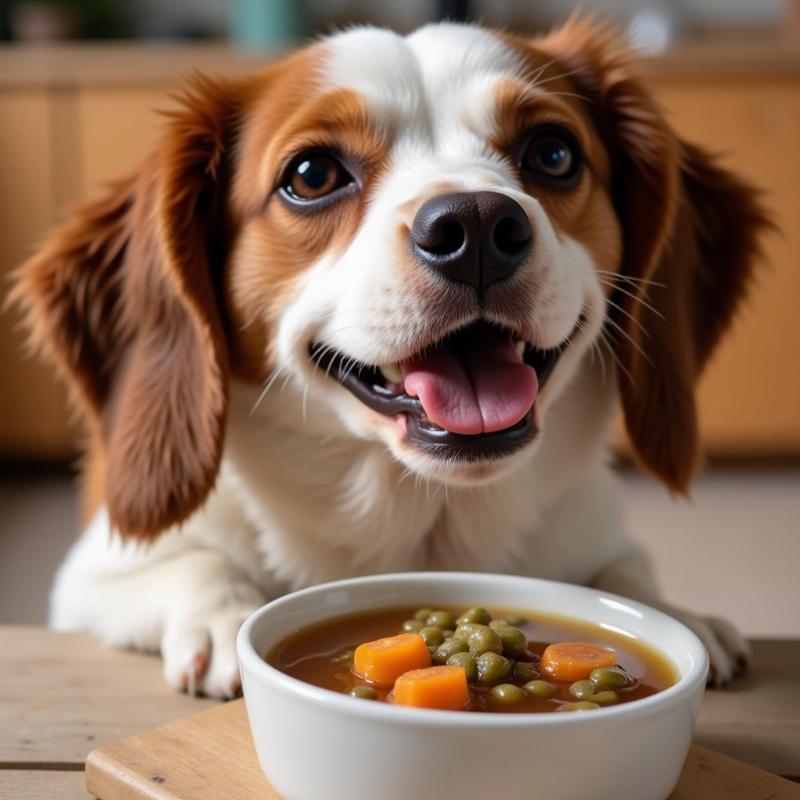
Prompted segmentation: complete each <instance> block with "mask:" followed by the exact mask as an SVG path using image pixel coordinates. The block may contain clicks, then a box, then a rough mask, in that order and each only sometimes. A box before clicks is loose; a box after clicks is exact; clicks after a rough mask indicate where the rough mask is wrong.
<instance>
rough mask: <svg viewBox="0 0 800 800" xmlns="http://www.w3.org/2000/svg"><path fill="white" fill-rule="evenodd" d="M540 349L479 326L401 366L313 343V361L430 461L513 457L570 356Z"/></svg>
mask: <svg viewBox="0 0 800 800" xmlns="http://www.w3.org/2000/svg"><path fill="white" fill-rule="evenodd" d="M565 345H566V342H564V343H562V344H561V345H560V346H559V347H557V348H553V349H549V350H540V349H539V348H536V347H534V346H533V345H531V344H529V343H527V342H522V341H518V340H516V339H515V336H514V334H513V333H512V332H511V331H510V330H508V329H505V328H502V327H500V326H498V325H494V324H492V323H488V322H484V321H479V322H475V323H472V324H471V325H468V326H467V327H464V328H461V329H459V330H457V331H455V332H454V333H451V334H448V335H447V336H445V337H444V338H443V339H441V340H440V341H438V342H436V343H435V344H433V345H431V346H430V347H427V348H425V349H424V350H422V351H420V352H419V353H416V354H414V355H413V356H411V357H410V358H407V359H405V360H404V361H402V362H400V363H399V364H390V365H381V366H373V365H369V364H363V363H359V362H353V359H352V358H350V357H349V356H346V355H344V354H342V353H339V352H336V351H334V350H331V349H330V348H328V347H326V346H325V345H322V344H319V343H313V344H312V345H311V348H310V355H311V359H312V360H313V361H314V363H315V364H316V365H317V366H318V367H320V368H321V369H323V370H325V371H326V372H327V373H328V374H329V375H330V376H331V377H332V378H335V379H336V380H337V381H338V382H339V383H340V384H342V386H344V387H345V388H346V389H348V390H349V391H350V392H351V393H352V394H354V395H355V396H356V397H357V398H358V399H359V400H360V401H361V402H362V403H364V405H366V406H368V407H369V408H371V409H372V410H373V411H377V412H378V413H380V414H383V415H384V416H386V417H389V418H393V419H395V420H396V421H397V423H398V424H399V425H400V426H401V427H402V428H403V430H404V431H405V438H406V440H407V441H409V442H411V443H413V444H414V445H416V446H418V447H419V448H420V449H422V450H424V451H425V452H426V453H428V454H429V455H433V456H438V457H445V458H460V459H464V460H479V459H482V458H488V457H495V458H496V457H500V456H504V455H509V454H511V453H513V452H514V451H516V450H518V449H520V448H521V447H523V446H524V445H525V444H527V443H528V442H530V441H531V440H532V439H533V438H534V436H535V435H536V424H535V421H534V405H535V402H536V398H537V396H538V394H539V393H540V392H541V390H542V388H543V387H544V385H545V384H546V382H547V379H548V378H549V377H550V375H551V374H552V372H553V370H554V368H555V366H556V364H557V363H558V360H559V358H560V356H561V354H562V353H563V351H564V349H565Z"/></svg>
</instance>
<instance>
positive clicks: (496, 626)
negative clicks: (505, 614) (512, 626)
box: [489, 619, 508, 631]
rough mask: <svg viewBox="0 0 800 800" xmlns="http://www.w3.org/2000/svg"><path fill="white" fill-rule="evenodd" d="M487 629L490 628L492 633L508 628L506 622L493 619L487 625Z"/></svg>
mask: <svg viewBox="0 0 800 800" xmlns="http://www.w3.org/2000/svg"><path fill="white" fill-rule="evenodd" d="M489 627H490V628H491V629H492V630H493V631H500V630H502V629H503V628H507V627H508V623H507V622H506V621H505V620H504V619H493V620H492V621H491V622H490V623H489Z"/></svg>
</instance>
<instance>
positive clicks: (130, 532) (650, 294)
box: [17, 19, 764, 696]
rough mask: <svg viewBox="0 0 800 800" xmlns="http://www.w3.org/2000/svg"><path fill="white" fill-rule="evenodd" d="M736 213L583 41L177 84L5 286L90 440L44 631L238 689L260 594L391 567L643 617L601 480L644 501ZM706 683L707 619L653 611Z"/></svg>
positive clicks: (610, 494) (324, 61) (738, 643)
mask: <svg viewBox="0 0 800 800" xmlns="http://www.w3.org/2000/svg"><path fill="white" fill-rule="evenodd" d="M763 224H764V217H763V214H762V212H761V211H760V209H759V207H758V204H757V202H756V200H755V198H754V193H753V191H752V190H751V189H750V188H749V187H748V186H746V185H745V184H744V183H742V182H741V181H739V180H738V179H736V178H735V177H734V176H732V175H730V174H729V173H728V172H726V171H724V170H722V169H720V168H719V167H718V166H716V165H715V163H714V162H713V160H711V159H710V158H709V157H708V156H707V154H706V153H704V152H703V151H702V150H700V149H699V148H697V147H694V146H692V145H689V144H686V143H685V142H683V141H682V140H681V139H679V138H678V137H677V136H676V135H675V133H674V132H673V131H672V129H671V128H670V127H669V125H668V124H667V122H666V120H665V118H664V115H663V114H662V112H661V111H660V110H659V108H658V106H657V104H656V103H655V102H654V101H653V99H652V98H651V95H650V93H649V92H648V90H647V89H646V88H645V86H644V85H643V84H642V83H641V82H640V80H639V78H638V77H637V75H636V73H635V70H634V69H633V67H632V66H631V64H630V63H629V57H628V54H627V53H626V52H625V50H624V48H622V47H621V46H620V45H619V43H618V42H617V41H616V40H615V38H614V37H613V36H612V35H611V34H609V33H608V32H607V31H606V30H605V29H603V28H602V27H598V26H596V25H595V24H593V23H591V22H587V21H584V20H580V19H574V20H572V21H571V22H570V23H568V24H567V25H566V26H565V27H563V28H561V29H560V30H558V31H556V32H554V33H552V34H550V35H547V36H545V37H543V38H540V39H536V40H525V39H521V38H514V37H512V36H509V35H506V34H500V33H496V32H492V31H489V30H485V29H481V28H479V27H473V26H464V25H455V24H440V25H432V26H428V27H425V28H422V29H421V30H419V31H417V32H416V33H413V34H412V35H410V36H407V37H402V36H398V35H396V34H394V33H392V32H389V31H386V30H378V29H373V28H359V29H355V30H350V31H347V32H344V33H339V34H337V35H335V36H332V37H330V38H328V39H325V40H323V41H320V42H318V43H315V44H313V45H311V46H310V47H308V48H306V49H304V50H302V51H300V52H298V53H297V54H295V55H293V56H291V57H290V58H288V59H286V60H285V61H283V62H281V63H279V64H277V65H274V66H270V67H268V68H266V69H264V70H263V71H261V72H259V73H257V74H255V75H252V76H250V77H248V78H245V79H232V80H209V79H205V78H198V79H196V80H195V81H194V82H193V84H192V86H191V88H190V89H189V90H188V91H187V93H186V94H185V95H184V97H183V100H182V105H181V109H180V110H179V111H177V112H175V113H174V114H173V115H172V117H171V120H170V121H169V123H168V128H167V130H166V133H165V135H164V137H163V140H162V141H161V143H160V146H159V147H158V148H157V149H156V150H155V152H153V153H152V154H151V156H150V157H149V158H148V159H147V160H146V161H145V162H144V163H143V164H142V165H141V166H140V168H139V169H138V170H137V171H136V172H135V173H134V174H133V175H132V176H131V177H129V178H127V179H125V180H123V181H121V182H119V183H118V184H116V185H115V186H114V187H113V188H112V189H111V191H110V192H109V193H108V194H107V195H106V196H105V198H104V199H102V200H100V201H99V202H96V203H94V204H92V205H89V206H87V207H85V208H83V209H81V210H80V211H79V212H78V213H77V215H76V216H75V218H74V219H73V220H72V221H70V222H69V223H68V224H66V225H65V226H64V227H62V228H61V229H60V230H58V231H56V232H55V233H54V234H53V235H52V237H51V238H50V239H49V240H48V241H47V242H46V244H45V246H44V247H43V249H42V250H41V251H40V252H39V253H38V254H37V255H35V256H34V257H33V258H32V259H31V260H30V261H29V262H28V263H27V264H26V265H25V266H24V267H23V268H22V271H21V276H20V283H19V285H18V287H17V296H18V297H20V298H22V299H23V301H24V302H25V303H26V304H27V306H28V310H29V319H30V322H31V325H32V329H33V335H34V339H35V341H36V342H38V343H40V344H41V345H43V346H44V348H45V349H46V351H47V352H48V353H49V354H50V356H51V357H52V358H54V359H55V361H56V363H57V364H58V365H59V366H60V367H61V368H62V370H63V372H64V374H65V375H66V378H67V380H68V382H69V384H70V385H71V387H72V388H73V389H74V393H75V396H76V398H77V400H78V401H79V403H80V405H81V407H82V409H83V410H84V411H85V412H86V416H87V419H88V421H89V423H90V428H91V434H92V435H91V437H90V445H89V448H88V450H89V459H88V465H87V482H88V486H87V492H88V494H89V497H90V499H89V503H90V506H91V511H92V515H91V521H90V522H89V524H88V527H87V530H86V531H85V533H84V535H83V536H82V537H81V538H80V539H79V541H77V542H76V544H75V545H74V547H73V549H72V550H71V552H70V554H69V555H68V557H67V559H66V561H65V563H64V564H63V566H62V567H61V569H60V572H59V573H58V576H57V579H56V583H55V588H54V591H53V596H52V624H53V625H54V626H55V627H56V628H59V629H75V628H81V629H87V630H90V631H93V632H94V633H96V634H97V635H99V636H100V637H102V638H103V639H104V640H105V641H107V642H110V643H112V644H114V645H120V646H125V647H135V648H142V649H147V650H160V652H161V654H162V655H163V658H164V673H165V676H166V679H167V681H168V682H169V683H170V684H172V685H173V686H175V687H176V688H178V689H186V688H189V689H191V690H197V691H202V692H205V693H207V694H209V695H214V696H230V695H233V694H235V693H236V692H237V691H238V687H239V677H238V671H237V665H236V660H235V655H234V635H235V632H236V630H237V627H238V626H239V624H240V622H241V620H242V619H243V617H244V616H245V615H247V614H248V613H249V612H250V611H252V610H253V609H254V608H256V607H257V606H259V605H261V604H262V603H264V601H265V600H267V599H269V598H272V597H275V596H276V595H279V594H281V593H283V592H286V591H288V590H290V589H295V588H298V587H302V586H307V585H309V584H313V583H317V582H320V581H326V580H331V579H335V578H342V577H345V576H352V575H360V574H366V573H375V572H383V571H394V570H405V569H431V568H439V569H462V570H482V571H495V572H511V573H518V574H525V575H536V576H543V577H547V578H556V579H561V580H567V581H574V582H580V583H586V584H591V585H593V586H597V587H601V588H603V589H607V590H609V591H613V592H618V593H621V594H624V595H628V596H630V597H634V598H637V599H641V600H644V601H645V602H648V603H650V604H653V605H656V606H661V607H665V606H664V604H663V603H662V602H661V601H660V600H659V598H658V596H657V594H656V592H655V589H654V587H653V580H652V577H651V573H650V571H649V569H648V566H647V564H646V562H645V560H644V559H643V558H642V557H641V555H640V553H639V552H638V551H637V550H636V549H635V548H634V546H633V545H632V543H631V542H630V541H629V540H628V538H627V537H626V535H625V532H624V529H623V524H622V521H621V509H620V502H619V499H618V490H617V488H616V486H615V480H614V477H613V476H612V473H611V471H610V469H609V467H608V466H607V439H608V436H609V433H608V431H609V423H610V421H611V419H612V417H613V415H614V413H615V409H616V408H617V407H618V404H619V402H621V405H622V409H623V412H624V418H625V423H626V425H627V429H628V433H629V434H630V439H631V441H632V443H633V447H634V449H635V452H636V455H637V457H638V459H639V461H640V462H641V464H642V465H643V466H644V467H645V468H646V469H647V470H649V471H650V472H651V473H653V474H654V475H655V476H657V477H658V478H659V479H661V480H662V481H663V482H664V483H665V484H666V485H667V486H668V487H669V488H670V489H671V490H673V491H675V492H682V491H683V490H685V489H686V487H687V485H688V483H689V481H690V478H691V476H692V474H693V472H694V470H695V468H696V465H697V463H698V435H697V421H696V413H695V401H694V385H695V382H696V380H697V377H698V374H699V373H700V371H701V369H702V367H703V365H704V364H705V363H706V361H707V360H708V357H709V355H710V354H711V352H712V350H713V348H714V346H715V345H716V343H717V341H718V339H719V338H720V336H721V334H722V333H723V331H724V330H725V328H726V326H727V325H728V323H729V321H730V319H731V317H732V315H733V313H734V311H735V309H736V307H737V304H738V302H739V300H740V298H741V297H742V294H743V291H744V289H745V287H746V284H747V282H748V278H749V275H750V271H751V262H752V260H753V256H754V254H755V251H756V249H757V241H756V240H757V236H758V234H759V233H760V229H761V228H762V227H763ZM667 610H668V611H670V612H671V613H673V614H675V615H676V616H678V617H680V618H681V619H683V620H684V621H685V622H687V623H688V624H689V625H690V626H691V627H692V628H693V629H694V630H695V631H696V632H697V633H698V634H699V635H700V636H701V638H702V640H703V641H704V642H705V644H706V646H707V648H708V650H709V652H710V655H711V662H712V665H713V676H714V680H715V681H716V682H718V683H724V682H725V681H727V680H728V679H730V677H731V676H732V675H733V674H734V672H735V670H736V665H737V663H741V662H742V661H743V660H744V659H746V655H747V650H746V645H745V643H744V642H743V641H742V639H741V637H740V636H739V635H738V634H737V633H736V631H735V630H734V629H733V627H732V626H730V625H729V624H727V623H725V622H723V621H721V620H717V619H707V618H700V617H696V616H693V615H691V614H689V613H686V612H683V611H680V610H677V609H674V608H667Z"/></svg>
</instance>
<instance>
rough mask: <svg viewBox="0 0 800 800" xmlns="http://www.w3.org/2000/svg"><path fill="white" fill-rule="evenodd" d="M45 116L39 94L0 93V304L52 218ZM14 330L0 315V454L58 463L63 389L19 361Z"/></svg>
mask: <svg viewBox="0 0 800 800" xmlns="http://www.w3.org/2000/svg"><path fill="white" fill-rule="evenodd" d="M53 114H54V106H53V105H52V103H51V97H50V95H49V93H48V92H47V91H46V90H45V89H34V88H26V89H16V90H15V89H8V88H7V89H3V91H2V92H0V241H1V242H2V247H0V281H2V284H0V285H1V286H2V289H0V300H1V299H2V298H4V297H5V294H6V291H7V290H8V285H9V279H10V274H11V272H12V270H14V269H16V268H17V267H18V266H19V265H20V264H21V263H22V262H23V261H24V260H25V259H26V258H27V257H28V256H29V255H30V254H31V253H32V252H33V250H34V248H35V246H36V243H37V242H38V241H39V240H40V239H41V238H42V236H43V235H44V234H45V232H46V231H47V230H48V229H49V228H50V226H51V225H52V224H53V223H54V221H55V218H56V215H55V207H56V197H55V192H54V185H55V177H54V176H55V174H56V166H55V161H56V151H55V148H54V147H53V138H52V131H53V127H52V121H53ZM21 323H22V318H21V315H20V313H19V311H18V310H17V309H16V308H12V309H9V310H7V311H5V312H3V313H0V364H2V367H3V379H2V389H0V453H2V454H3V455H6V456H8V455H17V456H24V457H38V456H45V457H57V458H61V457H64V456H67V455H70V454H71V453H72V447H71V444H70V441H71V437H70V435H69V433H68V426H67V410H66V402H65V393H64V389H63V387H62V386H61V384H60V383H57V382H56V381H55V380H54V376H53V370H52V368H51V367H49V366H47V365H45V364H43V363H42V362H41V361H40V360H38V359H36V358H33V357H31V354H30V353H27V354H26V352H25V336H24V334H23V331H22V325H21Z"/></svg>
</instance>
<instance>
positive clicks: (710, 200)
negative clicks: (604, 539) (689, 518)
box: [542, 17, 768, 492]
mask: <svg viewBox="0 0 800 800" xmlns="http://www.w3.org/2000/svg"><path fill="white" fill-rule="evenodd" d="M542 46H543V49H545V50H546V51H547V52H549V53H550V54H552V55H553V56H554V57H555V58H556V59H557V60H558V62H559V66H560V67H562V68H563V69H564V70H566V71H570V72H573V74H572V75H571V76H570V77H571V79H572V80H574V81H576V82H577V83H578V84H579V86H580V88H581V91H582V93H583V94H584V95H585V96H587V97H588V98H589V102H590V103H591V104H592V108H591V109H590V111H591V113H592V116H593V118H594V120H595V122H596V124H597V126H598V128H599V131H600V134H601V135H602V136H603V137H604V138H605V140H606V142H607V144H608V147H609V150H610V154H611V162H612V175H613V178H612V181H613V186H612V190H613V200H614V204H615V207H616V210H617V214H618V215H619V218H620V221H621V223H622V227H623V248H624V249H623V261H622V265H621V269H620V275H619V277H618V279H617V289H616V292H615V294H614V296H613V297H612V298H611V300H612V302H613V303H614V306H611V309H612V311H611V313H610V317H611V320H612V324H611V327H610V328H609V329H608V335H609V337H610V338H611V339H612V340H614V341H615V350H616V353H617V358H618V360H619V369H618V380H619V388H620V395H621V400H622V407H623V411H624V416H625V425H626V428H627V431H628V434H629V436H630V440H631V443H632V445H633V448H634V450H635V453H636V455H637V457H638V460H639V461H640V462H641V463H642V465H643V466H644V467H645V468H646V469H648V470H649V471H651V472H652V473H654V474H655V475H656V476H657V477H658V478H660V479H661V480H662V481H663V482H664V483H665V484H666V485H667V486H668V487H669V488H670V489H672V490H674V491H679V492H684V491H686V489H687V488H688V485H689V482H690V480H691V478H692V475H693V474H694V472H695V470H696V468H697V465H698V461H699V450H700V447H699V435H698V425H697V410H696V405H695V394H694V389H695V384H696V382H697V379H698V377H699V375H700V373H701V371H702V369H703V367H704V365H705V364H706V362H707V360H708V358H709V356H710V355H711V352H712V351H713V349H714V347H715V346H716V344H717V342H718V341H719V339H720V337H721V336H722V334H723V333H724V331H725V329H726V328H727V327H728V325H729V323H730V322H731V320H732V318H733V315H734V313H735V311H736V309H737V307H738V305H739V303H740V301H741V300H742V298H743V296H744V294H745V290H746V289H747V286H748V283H749V282H750V278H751V275H752V269H753V264H754V261H755V260H756V256H757V255H758V250H759V247H758V239H759V235H760V233H761V232H762V230H763V229H764V228H765V227H766V226H767V224H768V223H767V218H766V215H765V213H764V212H763V210H762V209H761V207H760V205H759V203H758V200H757V193H756V192H755V191H754V189H752V188H751V187H750V186H748V185H747V184H746V183H745V182H744V181H741V180H739V179H738V178H737V177H735V176H734V175H732V174H731V173H729V172H727V171H726V170H724V169H722V168H720V167H719V166H717V165H716V164H715V162H714V159H713V158H712V157H710V156H709V155H708V154H707V153H706V152H704V151H703V150H702V149H700V148H699V147H695V146H693V145H689V144H687V143H685V142H683V141H682V140H680V139H679V138H678V136H676V134H675V133H674V132H673V131H672V129H671V127H670V126H669V125H668V123H667V121H666V119H665V117H664V115H663V113H662V112H661V110H660V108H659V107H658V105H657V104H656V102H655V101H654V100H653V98H652V97H651V96H650V94H649V92H648V91H647V89H646V88H645V87H644V85H643V83H642V82H641V81H640V80H639V78H638V77H637V75H636V74H635V72H634V71H633V69H632V67H631V65H630V63H629V62H630V58H629V54H628V52H627V50H626V49H625V48H624V47H623V46H621V45H620V42H619V41H618V40H617V38H616V36H615V34H614V33H613V32H612V31H609V30H608V29H607V28H604V27H601V26H598V25H596V24H595V23H594V22H593V21H592V20H591V19H582V18H577V17H573V19H571V20H570V22H568V23H567V25H566V26H565V27H564V28H562V29H560V30H558V31H556V32H555V33H553V34H551V35H550V36H548V37H547V38H546V39H545V40H544V41H543V45H542Z"/></svg>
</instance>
